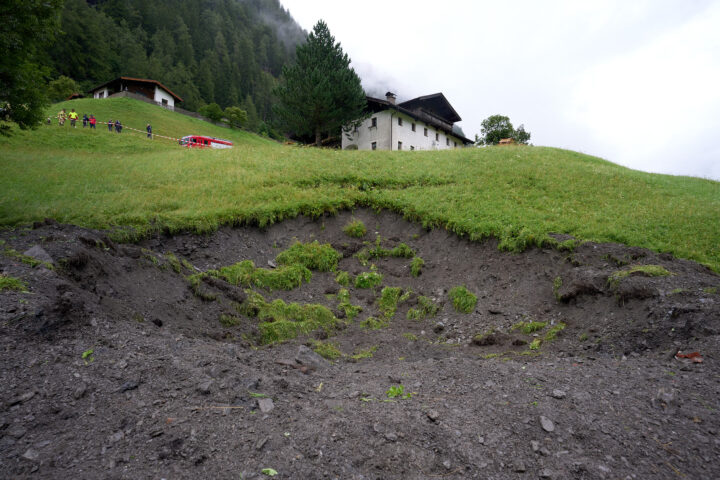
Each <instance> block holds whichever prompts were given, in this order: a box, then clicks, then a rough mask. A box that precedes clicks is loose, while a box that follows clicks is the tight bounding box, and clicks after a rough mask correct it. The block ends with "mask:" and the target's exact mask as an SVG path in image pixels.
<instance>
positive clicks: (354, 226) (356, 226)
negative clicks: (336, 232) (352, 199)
mask: <svg viewBox="0 0 720 480" xmlns="http://www.w3.org/2000/svg"><path fill="white" fill-rule="evenodd" d="M343 232H345V234H346V235H348V236H350V237H353V238H362V237H364V236H365V234H366V233H367V228H365V224H364V223H363V222H362V220H353V221H352V222H350V223H348V224H347V225H345V226H344V227H343Z"/></svg>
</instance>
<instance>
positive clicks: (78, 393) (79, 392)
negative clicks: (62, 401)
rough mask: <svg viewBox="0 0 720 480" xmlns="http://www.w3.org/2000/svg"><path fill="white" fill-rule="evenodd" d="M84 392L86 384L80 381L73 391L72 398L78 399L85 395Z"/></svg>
mask: <svg viewBox="0 0 720 480" xmlns="http://www.w3.org/2000/svg"><path fill="white" fill-rule="evenodd" d="M85 392H87V385H85V384H84V383H81V384H80V385H78V387H77V388H76V389H75V390H74V391H73V398H74V399H75V400H80V399H81V398H82V397H84V396H85Z"/></svg>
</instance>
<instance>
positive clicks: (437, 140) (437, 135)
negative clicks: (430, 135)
mask: <svg viewBox="0 0 720 480" xmlns="http://www.w3.org/2000/svg"><path fill="white" fill-rule="evenodd" d="M435 141H436V142H439V141H440V134H439V133H437V132H435Z"/></svg>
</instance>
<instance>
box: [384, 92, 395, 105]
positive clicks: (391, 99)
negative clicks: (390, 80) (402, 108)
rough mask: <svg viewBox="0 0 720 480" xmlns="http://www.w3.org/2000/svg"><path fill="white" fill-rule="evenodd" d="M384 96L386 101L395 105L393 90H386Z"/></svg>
mask: <svg viewBox="0 0 720 480" xmlns="http://www.w3.org/2000/svg"><path fill="white" fill-rule="evenodd" d="M385 98H387V101H388V102H390V103H391V104H393V105H395V94H394V93H393V92H387V93H385Z"/></svg>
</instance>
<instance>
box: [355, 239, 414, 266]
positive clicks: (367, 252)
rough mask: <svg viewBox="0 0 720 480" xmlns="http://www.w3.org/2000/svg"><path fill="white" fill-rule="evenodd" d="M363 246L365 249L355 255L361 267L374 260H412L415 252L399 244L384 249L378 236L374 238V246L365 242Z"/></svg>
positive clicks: (403, 244) (405, 245)
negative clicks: (390, 258)
mask: <svg viewBox="0 0 720 480" xmlns="http://www.w3.org/2000/svg"><path fill="white" fill-rule="evenodd" d="M365 245H366V247H365V248H363V249H362V250H360V251H359V252H358V253H356V254H355V257H356V258H357V259H358V261H359V262H360V264H361V265H367V264H368V262H369V261H370V260H372V259H374V258H385V257H395V258H413V257H414V256H415V251H414V250H413V249H412V248H410V247H409V246H408V245H407V244H405V243H399V244H398V245H397V246H395V247H393V248H391V249H387V248H384V247H383V246H382V238H381V237H380V235H378V236H377V237H376V238H375V245H372V244H371V243H370V242H365Z"/></svg>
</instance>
